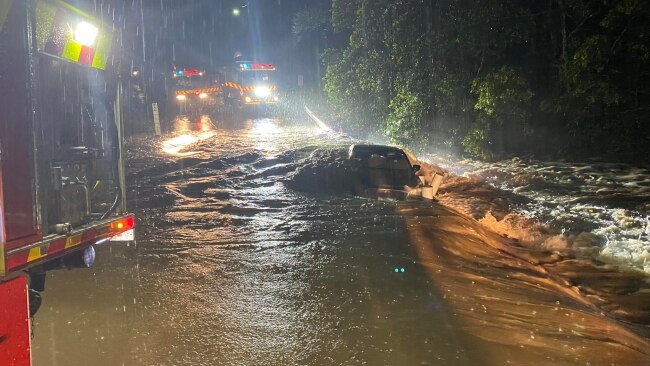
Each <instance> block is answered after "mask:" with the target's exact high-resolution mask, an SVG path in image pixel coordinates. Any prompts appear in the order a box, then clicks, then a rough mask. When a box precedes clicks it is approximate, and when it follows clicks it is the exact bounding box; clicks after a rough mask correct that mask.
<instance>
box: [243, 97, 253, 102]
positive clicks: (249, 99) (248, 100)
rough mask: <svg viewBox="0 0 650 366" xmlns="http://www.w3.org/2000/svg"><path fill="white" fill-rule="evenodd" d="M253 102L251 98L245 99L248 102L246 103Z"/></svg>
mask: <svg viewBox="0 0 650 366" xmlns="http://www.w3.org/2000/svg"><path fill="white" fill-rule="evenodd" d="M252 100H253V99H251V97H246V98H244V102H246V103H250V102H251V101H252Z"/></svg>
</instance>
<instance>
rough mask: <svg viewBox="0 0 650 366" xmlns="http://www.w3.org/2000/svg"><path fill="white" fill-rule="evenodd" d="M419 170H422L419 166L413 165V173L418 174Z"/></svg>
mask: <svg viewBox="0 0 650 366" xmlns="http://www.w3.org/2000/svg"><path fill="white" fill-rule="evenodd" d="M420 168H422V167H421V166H419V165H413V171H414V172H418V171H420Z"/></svg>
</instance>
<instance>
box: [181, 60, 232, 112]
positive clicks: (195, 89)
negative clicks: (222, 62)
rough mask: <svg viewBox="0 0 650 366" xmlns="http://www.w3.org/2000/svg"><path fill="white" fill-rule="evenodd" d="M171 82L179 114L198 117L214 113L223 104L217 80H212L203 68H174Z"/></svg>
mask: <svg viewBox="0 0 650 366" xmlns="http://www.w3.org/2000/svg"><path fill="white" fill-rule="evenodd" d="M171 84H172V89H173V96H174V99H175V102H176V103H177V104H178V106H179V112H180V114H181V115H188V116H190V117H198V116H200V115H202V114H209V113H216V112H218V111H219V107H220V106H221V105H223V100H222V98H221V96H222V94H221V91H222V88H221V86H220V85H219V81H218V80H213V79H212V78H211V77H210V76H209V75H208V74H207V73H206V72H205V70H199V69H176V68H174V70H173V72H172V82H171Z"/></svg>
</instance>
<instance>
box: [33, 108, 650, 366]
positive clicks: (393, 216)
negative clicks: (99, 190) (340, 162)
mask: <svg viewBox="0 0 650 366" xmlns="http://www.w3.org/2000/svg"><path fill="white" fill-rule="evenodd" d="M204 122H207V121H204ZM181 125H185V126H184V127H183V128H185V130H184V131H183V130H182V128H181V131H179V132H178V133H177V134H176V135H174V136H166V137H164V138H162V139H159V140H156V139H153V140H152V139H143V140H134V141H132V142H131V144H130V155H129V157H130V160H131V168H130V171H131V174H130V175H129V180H130V182H131V184H130V186H131V192H130V204H131V207H132V208H133V209H134V210H135V212H136V214H137V216H138V231H137V235H136V237H137V245H131V246H125V245H120V244H112V245H111V246H105V247H102V248H99V250H98V262H97V263H96V265H95V266H94V267H93V268H91V269H89V270H84V271H81V270H78V271H61V272H56V273H52V275H50V276H49V278H48V283H47V291H46V293H45V294H44V305H43V308H42V309H41V310H40V312H39V314H38V315H37V316H36V326H35V337H34V365H36V366H41V365H65V366H74V365H96V366H101V365H342V364H344V365H348V364H349V365H356V364H367V365H503V364H508V363H509V364H519V365H528V364H553V365H573V364H591V365H601V364H602V365H610V364H617V365H640V364H644V363H648V362H650V351H649V350H650V342H649V341H648V338H647V337H648V335H649V331H648V328H647V327H644V326H642V325H631V324H625V323H623V322H620V321H618V320H614V316H618V315H621V314H622V313H621V311H623V312H624V313H625V314H632V313H634V314H636V318H634V319H636V320H639V321H643V320H644V319H645V320H647V319H650V316H648V317H645V315H644V313H643V311H642V310H643V305H644V304H647V303H644V301H646V300H645V298H643V297H638V298H630V299H632V300H631V303H632V304H631V305H630V304H628V305H625V304H623V305H622V304H621V301H618V302H617V301H614V300H613V299H612V296H609V295H608V294H609V293H605V292H604V291H600V292H599V289H600V290H602V288H606V289H608V290H611V291H612V293H616V292H617V290H620V289H630V288H631V287H633V286H636V287H637V289H639V288H644V287H643V286H644V282H643V281H645V280H644V279H643V278H641V279H639V278H637V277H634V276H632V275H629V274H628V275H620V274H618V273H616V274H614V275H612V274H609V277H608V279H605V280H602V281H600V282H597V281H596V282H588V281H585V279H584V278H583V277H580V276H579V275H576V274H575V273H573V274H572V272H571V271H567V270H566V269H565V268H564V267H563V266H566V265H567V264H571V265H572V266H573V267H572V268H577V267H580V268H583V270H582V271H581V273H588V274H590V276H588V278H589V279H590V280H591V281H594V278H595V277H598V275H601V274H603V272H602V270H601V269H600V268H592V267H589V266H590V264H589V263H588V262H581V261H577V262H570V261H567V260H563V259H560V258H557V257H553V256H551V255H550V254H548V253H540V252H530V251H528V250H526V249H524V248H519V247H517V246H516V245H515V243H512V242H509V241H507V240H504V239H503V238H502V237H500V236H497V235H495V234H492V233H490V232H488V231H486V230H485V229H484V228H483V227H482V226H481V225H479V224H477V223H476V222H475V221H472V220H469V219H467V218H464V217H462V216H460V215H459V214H458V213H456V212H455V211H453V210H450V209H447V208H445V207H443V206H440V205H438V204H433V205H432V204H430V203H423V202H396V201H376V200H369V199H362V198H355V197H350V196H347V195H343V194H327V193H326V192H323V193H304V192H313V191H314V189H312V188H313V187H300V186H298V187H296V185H295V183H294V184H289V183H291V182H290V180H291V176H292V174H293V173H294V172H295V171H296V170H298V169H300V167H302V166H304V165H305V164H306V163H309V164H312V165H318V163H319V161H314V160H318V157H319V156H326V155H327V153H323V154H313V153H314V150H316V149H320V150H321V151H337V150H339V151H340V149H344V148H346V147H347V146H348V144H349V141H347V140H345V139H343V138H341V137H339V136H336V135H332V134H326V133H322V132H320V131H318V130H316V129H315V128H314V127H313V126H312V125H311V124H308V123H306V122H305V123H295V124H290V123H288V122H283V121H279V120H272V119H257V120H249V121H244V122H237V123H234V124H230V125H221V124H219V123H216V122H211V123H210V124H209V125H208V124H206V123H202V124H201V125H197V124H196V123H181ZM190 130H194V131H190ZM333 154H334V155H336V153H333ZM315 179H317V178H315ZM332 184H334V183H332ZM289 186H292V187H294V188H298V189H297V190H295V189H291V188H288V187H289ZM325 186H327V182H326V183H325ZM330 188H332V189H330V190H327V191H328V192H330V193H331V191H336V187H330ZM572 275H573V276H572ZM601 277H602V276H601ZM613 281H614V282H613ZM568 282H570V284H571V285H572V286H574V287H569V286H566V283H568ZM594 283H596V285H595V286H594ZM612 283H614V284H613V285H612ZM607 284H608V285H609V287H607V286H605V285H607ZM648 285H650V284H648ZM588 289H592V290H593V292H592V293H588V292H587V290H588ZM618 293H619V297H623V296H624V294H620V291H618ZM595 298H598V299H602V301H601V302H599V303H596V301H595ZM625 299H628V298H627V297H625ZM619 300H620V299H619ZM608 306H609V308H608ZM612 306H617V307H616V308H613V307H612ZM604 309H607V311H606V310H604ZM621 309H623V310H621ZM617 310H618V311H619V312H618V313H617V312H616V311H617ZM634 311H636V312H634ZM621 316H622V315H621ZM630 318H632V317H631V316H630V317H628V319H630Z"/></svg>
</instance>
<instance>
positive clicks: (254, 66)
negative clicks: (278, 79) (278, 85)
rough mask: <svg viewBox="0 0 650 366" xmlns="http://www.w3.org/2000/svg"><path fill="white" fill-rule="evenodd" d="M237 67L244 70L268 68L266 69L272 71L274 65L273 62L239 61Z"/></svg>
mask: <svg viewBox="0 0 650 366" xmlns="http://www.w3.org/2000/svg"><path fill="white" fill-rule="evenodd" d="M239 68H240V69H242V70H245V71H249V70H250V71H258V70H268V71H274V70H275V66H273V64H260V63H248V62H244V63H240V64H239Z"/></svg>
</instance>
